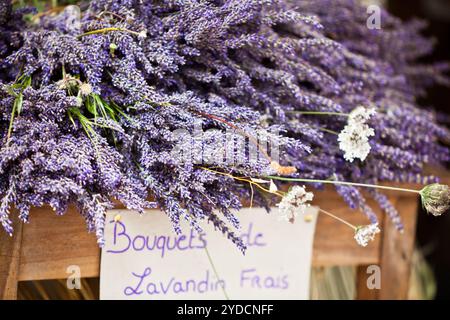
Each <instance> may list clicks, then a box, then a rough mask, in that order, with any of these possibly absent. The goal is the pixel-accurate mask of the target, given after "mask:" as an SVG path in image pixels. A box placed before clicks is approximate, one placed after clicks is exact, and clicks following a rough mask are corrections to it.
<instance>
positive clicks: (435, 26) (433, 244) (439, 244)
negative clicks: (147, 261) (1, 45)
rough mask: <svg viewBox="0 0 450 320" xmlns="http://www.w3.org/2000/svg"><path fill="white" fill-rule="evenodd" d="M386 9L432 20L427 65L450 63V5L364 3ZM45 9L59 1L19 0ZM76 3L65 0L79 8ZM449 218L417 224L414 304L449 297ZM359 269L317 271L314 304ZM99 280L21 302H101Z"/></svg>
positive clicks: (347, 283)
mask: <svg viewBox="0 0 450 320" xmlns="http://www.w3.org/2000/svg"><path fill="white" fill-rule="evenodd" d="M361 1H363V2H364V3H366V4H379V5H384V6H385V7H386V8H387V9H388V10H389V11H390V12H391V13H393V14H394V15H396V16H398V17H400V18H402V19H404V20H407V19H410V18H413V17H420V18H424V19H426V20H427V21H429V28H428V29H427V30H426V34H427V35H428V36H432V37H434V38H435V39H436V50H435V52H434V54H433V55H432V56H430V57H427V60H430V61H437V60H450V0H408V1H405V0H361ZM17 2H23V3H25V2H30V3H33V2H34V3H38V4H39V5H40V6H41V7H42V5H43V4H44V5H43V6H44V7H45V6H46V5H51V4H52V2H53V5H55V3H56V4H57V3H58V2H57V1H47V3H46V2H45V1H20V0H18V1H17ZM74 2H76V1H65V3H74ZM449 101H450V90H449V89H448V88H440V87H436V88H431V89H430V91H429V95H428V97H427V98H425V99H423V101H421V104H422V105H424V106H433V107H434V108H436V109H437V110H439V111H440V112H442V121H443V122H446V123H447V125H448V124H449V123H450V113H449V111H450V108H449V105H448V104H449ZM449 230H450V215H449V214H447V215H443V216H442V217H441V218H440V219H433V218H432V217H430V216H427V215H426V214H424V213H422V214H419V220H418V224H417V244H416V250H415V254H414V266H413V272H412V275H411V281H410V293H409V298H410V299H449V298H450V254H449V252H450V232H449ZM355 278H356V270H355V269H354V268H352V267H333V268H314V269H313V270H312V283H311V298H312V299H353V298H354V297H355ZM98 297H99V279H98V278H92V279H83V281H82V289H81V290H67V288H66V281H65V280H54V281H33V282H21V283H20V284H19V299H98Z"/></svg>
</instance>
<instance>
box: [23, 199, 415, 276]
mask: <svg viewBox="0 0 450 320" xmlns="http://www.w3.org/2000/svg"><path fill="white" fill-rule="evenodd" d="M413 201H414V199H413ZM315 204H316V205H319V206H321V207H322V208H324V209H326V210H329V211H332V212H333V213H335V214H336V215H338V216H340V217H342V218H344V219H346V220H348V221H350V222H351V223H353V224H355V225H358V224H367V219H366V218H365V217H364V216H363V215H362V214H361V213H360V212H357V211H351V210H349V209H348V207H347V206H346V205H345V203H344V202H343V201H342V200H340V199H339V198H338V197H336V195H335V193H331V192H328V191H326V192H323V193H322V192H316V199H315ZM369 204H372V205H374V204H373V203H371V202H369ZM373 207H376V206H375V205H374V206H373ZM377 213H378V214H379V215H380V217H381V213H380V212H379V211H377ZM316 230H317V231H316V236H315V240H314V251H313V264H314V265H315V266H329V265H357V264H373V263H378V262H379V249H380V241H379V239H377V240H376V241H374V242H373V243H371V244H370V245H369V246H368V247H366V248H362V247H359V246H358V245H357V244H356V243H355V241H354V240H353V231H352V230H351V229H350V228H349V227H347V226H345V225H343V224H342V223H339V222H337V221H335V220H334V219H331V218H329V217H328V216H325V215H320V216H319V220H318V225H317V228H316ZM99 264H100V250H99V249H98V246H97V244H96V239H95V236H94V235H93V234H88V233H87V231H86V227H85V223H84V220H83V218H82V217H81V216H80V215H79V214H78V213H77V212H76V210H75V209H74V208H71V209H70V210H69V212H68V213H67V214H66V215H64V216H56V215H55V214H54V212H52V211H51V210H50V209H48V208H36V209H33V212H32V214H31V220H30V224H26V225H25V226H24V230H23V239H22V255H21V259H20V273H19V280H21V281H23V280H42V279H63V278H66V277H67V274H66V269H67V267H68V266H69V265H78V266H80V268H81V273H82V276H83V277H96V276H98V275H99Z"/></svg>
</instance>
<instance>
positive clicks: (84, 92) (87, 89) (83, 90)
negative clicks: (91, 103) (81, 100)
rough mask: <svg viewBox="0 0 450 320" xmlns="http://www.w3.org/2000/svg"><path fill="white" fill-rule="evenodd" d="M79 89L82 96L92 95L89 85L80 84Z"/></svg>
mask: <svg viewBox="0 0 450 320" xmlns="http://www.w3.org/2000/svg"><path fill="white" fill-rule="evenodd" d="M79 89H80V93H81V95H82V96H88V95H90V94H91V93H92V86H91V85H90V84H89V83H82V84H80V87H79Z"/></svg>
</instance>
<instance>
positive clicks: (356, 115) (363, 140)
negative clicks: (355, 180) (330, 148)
mask: <svg viewBox="0 0 450 320" xmlns="http://www.w3.org/2000/svg"><path fill="white" fill-rule="evenodd" d="M374 114H375V109H367V108H365V107H362V106H360V107H357V108H356V109H354V110H353V111H352V112H351V113H350V115H349V117H348V122H347V125H346V126H345V127H344V129H343V130H342V131H341V132H340V133H339V136H338V141H339V148H340V149H341V150H342V151H344V158H345V160H347V161H350V162H353V160H354V159H355V158H359V159H361V160H365V159H366V157H367V156H368V154H369V152H370V144H369V137H371V136H374V135H375V131H374V130H373V129H372V128H370V127H369V126H368V125H367V123H366V122H367V121H368V120H369V119H370V117H371V116H373V115H374Z"/></svg>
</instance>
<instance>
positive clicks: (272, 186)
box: [269, 180, 278, 193]
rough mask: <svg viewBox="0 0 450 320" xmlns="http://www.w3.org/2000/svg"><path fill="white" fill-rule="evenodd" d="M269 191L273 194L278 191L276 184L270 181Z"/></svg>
mask: <svg viewBox="0 0 450 320" xmlns="http://www.w3.org/2000/svg"><path fill="white" fill-rule="evenodd" d="M269 191H270V192H272V193H275V192H277V191H278V188H277V185H276V184H275V182H273V180H270V185H269Z"/></svg>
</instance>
